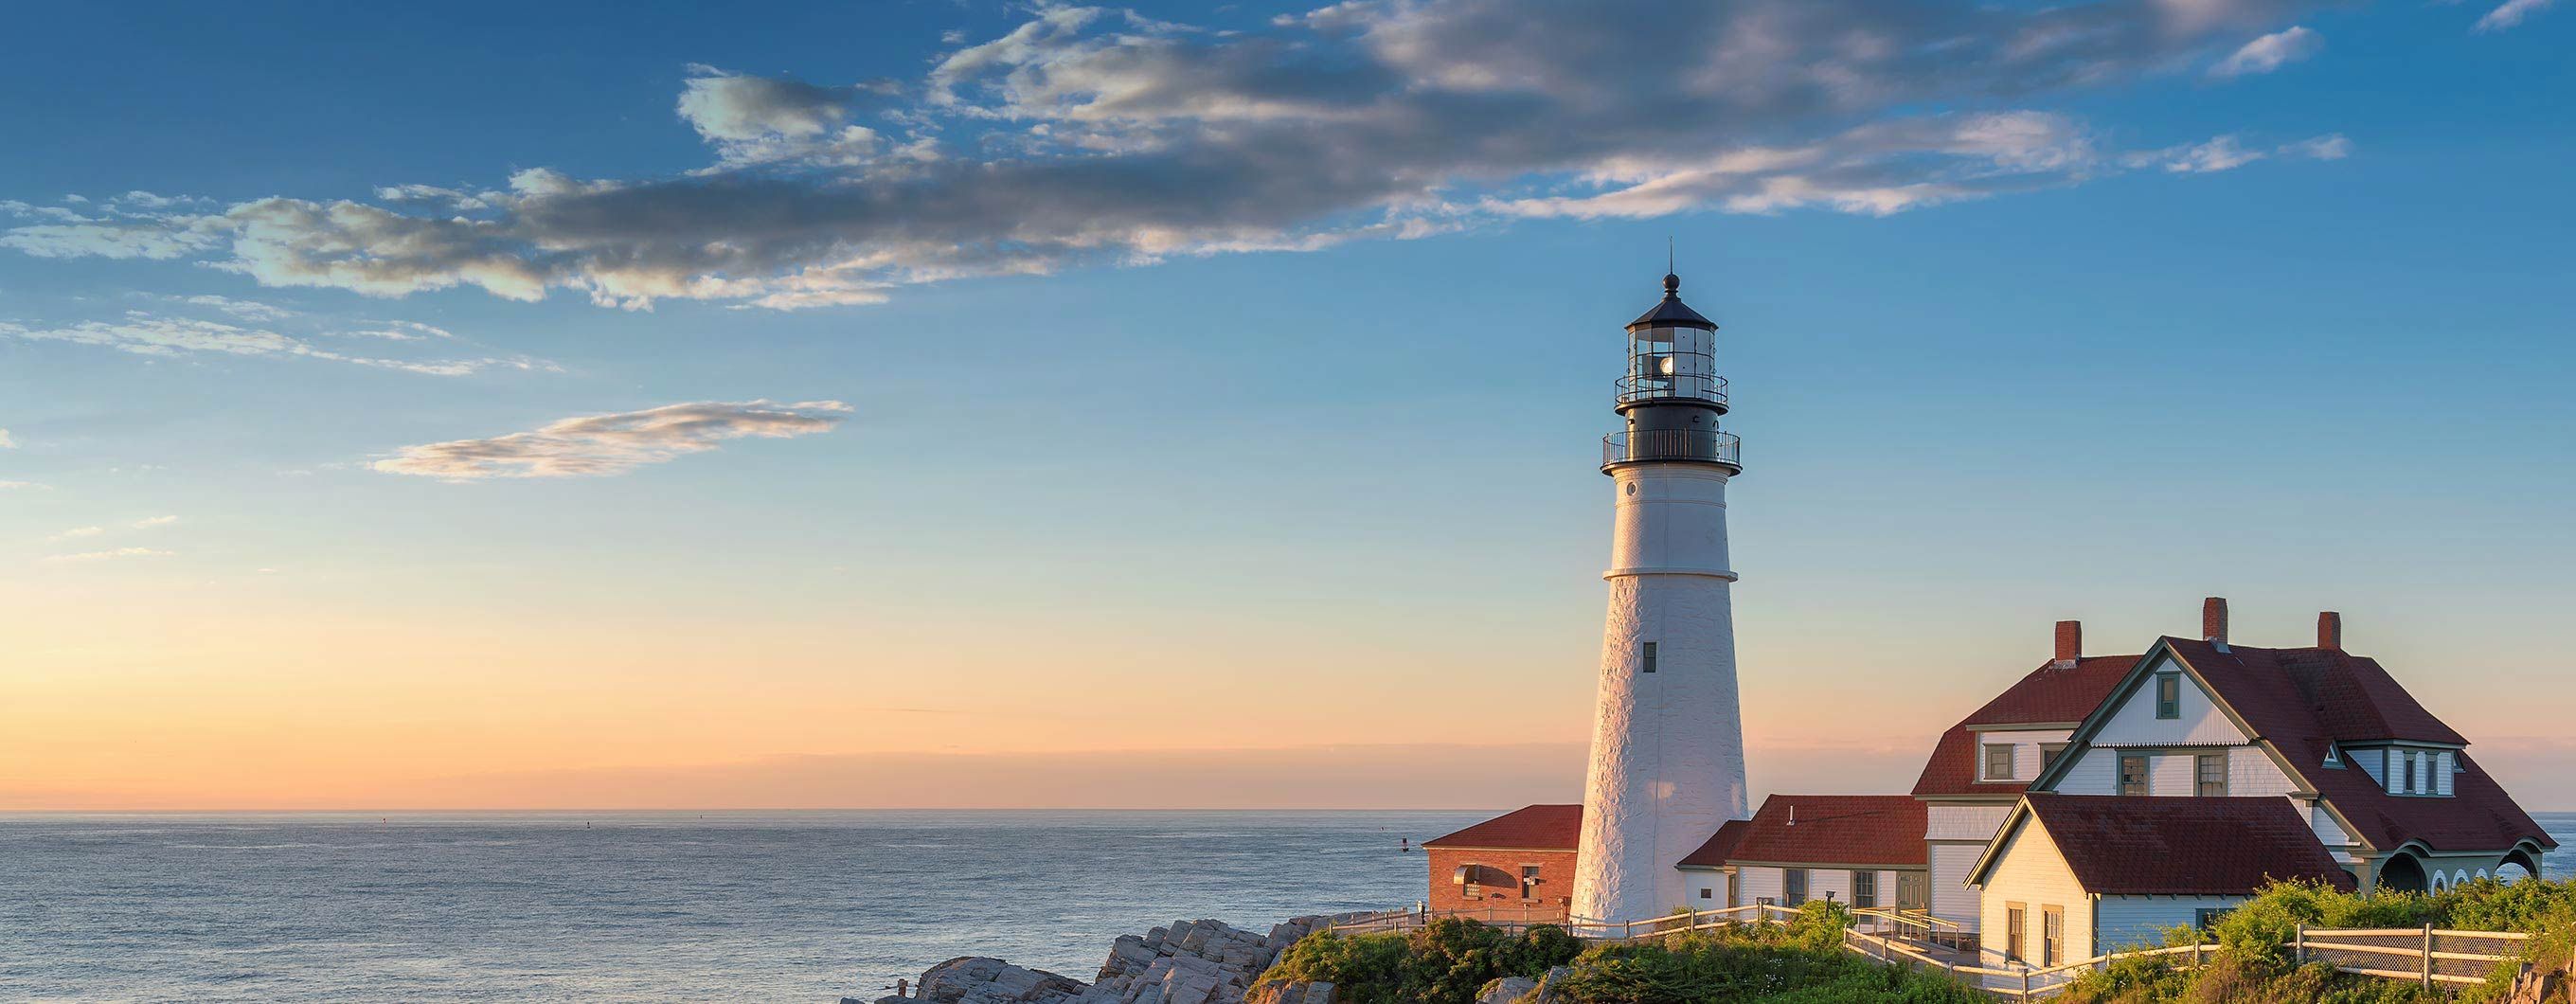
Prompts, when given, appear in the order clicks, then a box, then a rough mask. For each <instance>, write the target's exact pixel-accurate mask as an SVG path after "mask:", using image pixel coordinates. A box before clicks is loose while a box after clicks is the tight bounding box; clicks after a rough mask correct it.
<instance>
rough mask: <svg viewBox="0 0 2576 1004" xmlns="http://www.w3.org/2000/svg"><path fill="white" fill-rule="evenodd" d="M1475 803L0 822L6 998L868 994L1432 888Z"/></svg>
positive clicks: (1, 992) (1380, 904)
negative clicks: (1165, 933) (1411, 847)
mask: <svg viewBox="0 0 2576 1004" xmlns="http://www.w3.org/2000/svg"><path fill="white" fill-rule="evenodd" d="M1490 815H1492V813H1479V812H898V811H867V812H710V813H705V814H703V815H701V814H699V813H653V812H644V813H560V812H526V813H399V814H393V815H382V814H374V813H370V814H364V815H359V814H343V813H279V814H236V813H225V814H209V813H167V814H165V813H154V814H127V813H114V814H106V813H43V814H0V1001H13V1002H14V1001H82V1002H92V1001H190V1002H212V1001H261V1002H269V1001H275V1002H314V1004H321V1002H331V1004H344V1002H353V1001H405V1002H420V1001H573V1000H579V1001H584V1002H593V1004H595V1002H599V1001H793V1002H814V1001H821V1002H825V1004H830V1002H834V1001H837V1000H839V999H840V998H841V997H843V996H852V997H859V998H862V999H870V1000H873V999H874V998H875V997H876V996H878V995H879V994H882V993H889V992H891V990H890V988H891V987H892V986H893V984H894V981H895V980H896V979H897V978H918V977H919V976H920V975H921V971H922V970H923V969H926V968H928V967H929V966H931V965H932V964H934V963H937V962H940V961H942V960H945V959H948V958H951V957H954V956H958V955H998V956H1002V957H1004V958H1007V959H1010V960H1011V961H1013V962H1016V963H1019V964H1021V965H1026V966H1032V967H1035V968H1040V969H1052V970H1055V971H1057V972H1061V973H1064V974H1065V975H1068V976H1072V977H1074V978H1076V979H1081V980H1089V979H1090V978H1091V977H1092V976H1093V974H1094V973H1095V972H1096V971H1097V970H1098V969H1099V966H1100V962H1101V960H1102V958H1103V957H1105V956H1106V955H1107V954H1108V950H1109V942H1110V940H1111V939H1112V938H1114V937H1116V936H1118V935H1120V934H1129V933H1143V932H1144V930H1145V929H1146V928H1149V927H1153V926H1155V925H1158V924H1168V923H1171V922H1172V921H1173V920H1176V919H1183V918H1193V919H1194V918H1199V917H1214V918H1216V919H1219V920H1224V921H1226V922H1228V923H1233V924H1237V925H1244V926H1258V927H1260V928H1262V929H1264V930H1267V928H1268V927H1269V925H1270V924H1272V923H1274V922H1276V921H1279V920H1282V919H1285V918H1287V917H1289V916H1292V915H1296V914H1301V913H1320V912H1333V911H1344V910H1361V909H1383V908H1387V907H1391V906H1402V905H1408V904H1411V903H1412V902H1414V901H1415V900H1418V899H1420V898H1421V897H1422V894H1423V888H1424V886H1423V882H1424V870H1423V869H1424V866H1423V857H1422V855H1421V854H1419V853H1414V854H1406V853H1402V852H1400V851H1399V850H1398V843H1397V841H1398V840H1399V839H1411V840H1414V841H1416V842H1419V841H1420V840H1422V839H1424V838H1426V837H1435V836H1438V835H1440V834H1443V833H1447V832H1449V831H1451V830H1454V829H1457V828H1459V827H1461V826H1464V825H1466V824H1468V823H1471V822H1474V821H1476V820H1479V819H1483V818H1487V817H1488V816H1490Z"/></svg>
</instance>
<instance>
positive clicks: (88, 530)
mask: <svg viewBox="0 0 2576 1004" xmlns="http://www.w3.org/2000/svg"><path fill="white" fill-rule="evenodd" d="M106 532H107V528H106V527H103V526H76V527H73V528H71V529H69V530H65V531H63V532H61V533H58V534H55V535H53V536H51V537H47V538H45V539H46V540H78V539H80V538H82V537H95V536H98V535H99V534H102V533H106Z"/></svg>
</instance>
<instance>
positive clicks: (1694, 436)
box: [1601, 429, 1744, 471]
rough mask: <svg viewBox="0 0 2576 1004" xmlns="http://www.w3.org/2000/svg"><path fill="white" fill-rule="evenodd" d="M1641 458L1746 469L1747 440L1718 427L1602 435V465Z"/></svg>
mask: <svg viewBox="0 0 2576 1004" xmlns="http://www.w3.org/2000/svg"><path fill="white" fill-rule="evenodd" d="M1638 460H1697V461H1703V462H1706V463H1712V464H1725V465H1726V466H1728V467H1732V468H1735V469H1736V470H1739V471H1740V470H1743V469H1744V441H1743V440H1741V439H1738V438H1736V436H1735V434H1734V433H1732V432H1719V431H1717V430H1715V429H1646V430H1641V431H1633V432H1613V433H1611V434H1609V435H1607V436H1603V437H1601V466H1603V467H1608V466H1610V465H1612V464H1624V463H1629V462H1631V461H1638Z"/></svg>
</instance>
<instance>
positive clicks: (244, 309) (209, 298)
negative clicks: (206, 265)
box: [179, 293, 295, 321]
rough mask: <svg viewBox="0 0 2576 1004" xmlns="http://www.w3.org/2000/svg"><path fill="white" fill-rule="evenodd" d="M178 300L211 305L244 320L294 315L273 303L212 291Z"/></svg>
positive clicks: (280, 319)
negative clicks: (217, 294)
mask: <svg viewBox="0 0 2576 1004" xmlns="http://www.w3.org/2000/svg"><path fill="white" fill-rule="evenodd" d="M179 302H181V303H185V304H188V305H189V306H193V307H212V308H214V309H216V310H220V311H223V312H224V313H227V314H231V315H232V316H234V317H238V318H241V319H243V320H245V321H282V320H285V319H287V318H289V317H293V316H295V311H292V310H288V309H286V308H284V307H280V306H276V305H274V304H267V303H260V302H258V301H256V300H236V299H233V298H232V297H229V296H216V295H214V294H212V293H208V294H205V295H202V296H186V297H180V298H179Z"/></svg>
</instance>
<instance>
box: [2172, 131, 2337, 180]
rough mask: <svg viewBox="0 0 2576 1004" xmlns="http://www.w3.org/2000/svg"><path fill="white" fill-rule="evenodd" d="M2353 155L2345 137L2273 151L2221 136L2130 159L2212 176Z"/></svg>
mask: <svg viewBox="0 0 2576 1004" xmlns="http://www.w3.org/2000/svg"><path fill="white" fill-rule="evenodd" d="M2351 155H2352V140H2350V139H2347V138H2345V137H2344V135H2343V134H2342V133H2329V134H2327V135H2324V136H2312V137H2309V138H2307V139H2303V140H2298V141H2296V142H2291V143H2283V144H2280V145H2278V146H2273V147H2264V148H2257V147H2249V146H2246V145H2245V144H2244V142H2243V141H2242V140H2240V139H2239V138H2238V137H2235V136H2220V137H2218V138H2216V139H2212V140H2210V141H2208V142H2206V143H2195V144H2192V145H2189V146H2177V147H2171V148H2168V149H2163V150H2142V151H2139V152H2137V153H2133V154H2130V155H2128V157H2127V160H2128V163H2129V166H2131V167H2139V168H2148V167H2152V168H2158V169H2161V170H2164V171H2168V172H2171V173H2174V174H2210V173H2215V172H2218V171H2233V170H2235V169H2237V168H2240V167H2243V166H2245V165H2247V164H2251V163H2254V162H2255V161H2258V160H2266V159H2270V158H2273V157H2280V158H2285V159H2294V160H2342V159H2343V158H2345V157H2349V156H2351Z"/></svg>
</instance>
